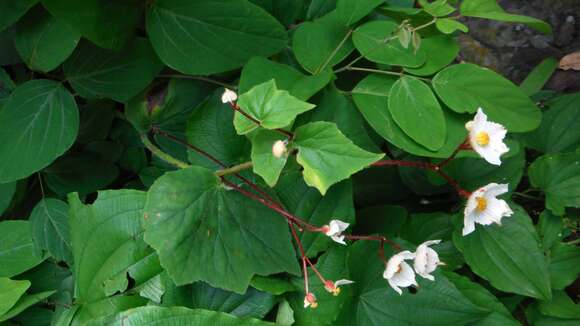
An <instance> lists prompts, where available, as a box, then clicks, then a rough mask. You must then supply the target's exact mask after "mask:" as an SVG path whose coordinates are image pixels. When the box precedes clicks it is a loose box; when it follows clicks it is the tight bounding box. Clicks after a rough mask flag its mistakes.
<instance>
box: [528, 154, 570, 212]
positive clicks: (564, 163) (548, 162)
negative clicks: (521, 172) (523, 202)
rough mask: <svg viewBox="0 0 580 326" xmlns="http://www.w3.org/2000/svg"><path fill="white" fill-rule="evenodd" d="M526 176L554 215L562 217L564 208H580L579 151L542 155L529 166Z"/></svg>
mask: <svg viewBox="0 0 580 326" xmlns="http://www.w3.org/2000/svg"><path fill="white" fill-rule="evenodd" d="M528 175H529V177H530V182H531V183H532V185H533V186H534V187H538V188H540V189H542V190H543V191H544V192H545V193H546V207H547V208H549V209H550V210H551V211H552V212H554V213H555V214H556V215H563V214H564V209H565V207H580V150H578V151H576V152H572V153H558V154H548V155H544V156H542V157H540V158H538V159H536V160H535V161H534V163H532V165H530V167H529V169H528Z"/></svg>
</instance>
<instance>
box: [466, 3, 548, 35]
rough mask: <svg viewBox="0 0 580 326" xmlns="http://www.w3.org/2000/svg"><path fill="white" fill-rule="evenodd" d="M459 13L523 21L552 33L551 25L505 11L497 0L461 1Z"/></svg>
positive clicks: (506, 20) (537, 28)
mask: <svg viewBox="0 0 580 326" xmlns="http://www.w3.org/2000/svg"><path fill="white" fill-rule="evenodd" d="M461 14H462V15H463V16H468V17H478V18H486V19H492V20H499V21H504V22H510V23H523V24H526V25H528V26H530V27H531V28H533V29H536V30H538V31H540V32H542V33H545V34H550V33H552V27H551V26H550V25H549V24H547V23H546V22H544V21H542V20H539V19H536V18H532V17H528V16H522V15H514V14H509V13H506V12H505V11H504V10H503V9H502V8H501V7H500V6H499V5H498V4H497V0H465V1H462V2H461Z"/></svg>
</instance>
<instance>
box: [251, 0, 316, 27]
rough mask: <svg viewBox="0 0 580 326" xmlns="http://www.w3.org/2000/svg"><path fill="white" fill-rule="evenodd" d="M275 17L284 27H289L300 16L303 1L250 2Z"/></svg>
mask: <svg viewBox="0 0 580 326" xmlns="http://www.w3.org/2000/svg"><path fill="white" fill-rule="evenodd" d="M250 1H251V2H252V3H254V4H256V5H258V6H260V7H262V8H264V9H265V10H266V11H267V12H269V13H270V15H272V16H274V17H276V19H278V20H279V21H280V22H281V23H282V24H283V25H284V26H289V25H292V23H294V21H295V20H296V19H297V18H298V16H299V15H300V14H301V11H302V9H303V8H304V1H305V0H250Z"/></svg>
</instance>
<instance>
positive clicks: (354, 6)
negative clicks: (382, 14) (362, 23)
mask: <svg viewBox="0 0 580 326" xmlns="http://www.w3.org/2000/svg"><path fill="white" fill-rule="evenodd" d="M384 2H385V1H384V0H357V1H352V0H338V1H337V3H336V11H337V12H338V15H339V16H340V19H341V20H342V21H343V22H344V23H345V24H346V25H352V24H354V23H356V22H358V21H359V20H361V19H363V18H364V17H365V16H366V15H368V14H370V13H371V12H372V11H373V9H375V8H376V7H378V6H379V5H380V4H381V3H384Z"/></svg>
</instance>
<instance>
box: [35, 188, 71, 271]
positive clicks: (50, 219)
mask: <svg viewBox="0 0 580 326" xmlns="http://www.w3.org/2000/svg"><path fill="white" fill-rule="evenodd" d="M68 209H69V207H68V204H67V203H65V202H63V201H61V200H58V199H54V198H47V199H43V200H41V201H40V202H39V203H38V204H36V206H35V207H34V209H33V210H32V213H30V227H31V233H32V240H33V242H34V247H35V250H36V252H37V253H41V252H42V251H43V250H45V251H47V252H48V253H49V254H50V255H51V256H53V257H54V258H55V259H56V260H58V261H66V263H67V264H68V265H69V266H72V265H73V260H72V254H71V247H70V231H69V225H68Z"/></svg>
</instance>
